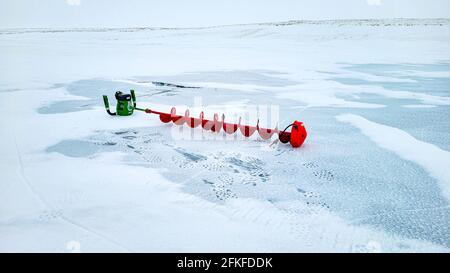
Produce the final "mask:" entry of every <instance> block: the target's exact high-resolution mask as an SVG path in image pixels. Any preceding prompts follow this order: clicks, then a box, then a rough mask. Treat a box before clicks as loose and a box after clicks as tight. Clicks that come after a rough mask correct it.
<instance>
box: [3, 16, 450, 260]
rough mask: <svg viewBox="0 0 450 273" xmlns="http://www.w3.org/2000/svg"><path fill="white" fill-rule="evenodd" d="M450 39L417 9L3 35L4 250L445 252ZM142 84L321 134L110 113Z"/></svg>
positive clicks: (160, 93) (153, 104) (446, 28)
mask: <svg viewBox="0 0 450 273" xmlns="http://www.w3.org/2000/svg"><path fill="white" fill-rule="evenodd" d="M449 42H450V20H414V19H410V20H384V21H383V20H363V21H358V20H350V21H322V22H321V21H318V22H310V21H299V22H297V21H293V22H288V23H276V24H275V23H274V24H254V25H236V26H227V27H212V28H196V29H152V28H138V29H65V30H61V29H59V30H55V29H20V30H17V29H15V30H1V31H0V48H1V50H0V63H1V64H2V66H1V68H0V69H1V70H0V101H1V102H0V103H1V107H0V111H1V115H0V121H1V126H2V130H1V133H0V140H1V141H0V142H1V144H0V145H1V151H2V153H1V155H0V164H1V165H0V170H1V172H2V176H3V179H2V181H1V183H0V251H3V252H8V251H49V252H54V251H57V252H61V251H78V250H80V251H86V252H91V251H92V252H96V251H113V252H116V251H129V252H133V251H145V252H155V251H156V252H158V251H167V252H172V251H187V252H190V251H198V252H203V251H215V252H218V251H249V252H267V251H269V252H298V251H312V252H321V251H337V252H371V251H383V252H429V251H439V252H449V248H450V206H449V200H450V169H449V168H448V166H450V137H449V136H450V122H449V117H450V46H449V45H450V44H449ZM171 84H173V85H171ZM174 85H176V86H174ZM129 89H134V90H136V93H137V96H138V104H139V105H142V106H143V107H144V106H145V107H149V108H152V109H156V110H161V111H166V112H168V111H170V108H171V107H172V106H176V107H177V109H178V111H180V112H179V113H183V112H184V109H186V108H190V109H191V114H192V115H197V114H198V113H199V112H200V110H204V111H205V114H206V116H208V117H212V115H213V114H214V113H219V114H221V113H226V115H227V118H229V119H230V120H233V119H235V120H237V117H238V116H239V115H242V116H244V117H245V118H246V120H248V122H249V123H250V124H253V125H256V120H257V119H258V117H259V118H260V119H261V121H262V123H263V124H264V126H266V125H267V126H269V127H273V126H275V125H276V123H278V124H279V127H280V128H284V127H285V126H287V125H288V124H289V123H290V122H292V121H293V120H295V119H297V120H300V121H303V122H304V123H305V126H306V128H307V130H308V138H307V140H306V142H305V144H304V145H303V146H302V147H301V148H299V149H292V148H291V147H290V146H287V145H273V146H269V144H270V143H271V142H270V141H264V140H261V139H259V138H258V137H256V136H254V137H252V138H250V139H244V138H243V137H241V136H237V137H236V138H234V139H232V140H229V139H224V137H223V134H222V133H219V134H212V133H208V132H202V131H201V130H194V131H193V132H191V131H190V130H186V128H184V129H185V130H184V131H180V130H179V127H173V126H172V125H167V124H162V123H160V122H159V119H158V117H157V116H151V115H146V114H144V113H142V112H137V113H135V114H134V115H132V116H130V117H111V116H108V115H107V114H106V112H105V111H104V108H103V105H102V104H103V102H102V99H101V95H103V94H107V95H109V97H110V100H111V99H112V97H113V94H114V92H115V91H116V90H122V91H128V90H129ZM110 103H112V104H113V105H115V103H114V102H113V101H110ZM267 111H269V115H268V114H267ZM182 133H184V135H181V134H182ZM191 134H194V135H195V136H196V137H195V138H194V139H191V138H189V136H191Z"/></svg>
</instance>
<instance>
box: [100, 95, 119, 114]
mask: <svg viewBox="0 0 450 273" xmlns="http://www.w3.org/2000/svg"><path fill="white" fill-rule="evenodd" d="M103 103H104V104H105V109H106V112H107V113H108V114H110V115H111V116H115V115H116V113H113V112H111V111H110V110H109V102H108V96H106V95H103Z"/></svg>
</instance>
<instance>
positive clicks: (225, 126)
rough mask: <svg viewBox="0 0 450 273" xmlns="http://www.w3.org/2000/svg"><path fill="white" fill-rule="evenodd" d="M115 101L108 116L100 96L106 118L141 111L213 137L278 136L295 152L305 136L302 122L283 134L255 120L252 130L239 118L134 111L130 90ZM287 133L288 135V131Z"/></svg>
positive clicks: (187, 113)
mask: <svg viewBox="0 0 450 273" xmlns="http://www.w3.org/2000/svg"><path fill="white" fill-rule="evenodd" d="M115 98H116V100H117V105H116V112H111V111H110V109H109V102H108V97H107V96H105V95H104V96H103V102H104V104H105V109H106V111H107V112H108V114H110V115H112V116H115V115H118V116H129V115H132V114H133V112H134V110H138V111H143V112H145V113H147V114H155V115H159V119H160V120H161V121H162V122H163V123H170V122H173V123H174V124H176V125H183V124H187V126H189V127H191V128H196V127H198V126H200V125H201V126H202V128H203V129H204V130H208V131H212V132H215V133H218V132H220V130H223V131H224V132H225V133H226V134H234V133H236V132H237V131H238V130H239V131H240V132H241V133H242V134H243V135H244V136H245V137H250V136H252V135H253V134H254V133H255V131H257V132H258V134H259V136H260V137H261V138H262V139H265V140H268V139H270V138H271V137H272V136H273V134H278V139H279V140H280V141H281V142H282V143H288V142H289V143H290V144H291V146H292V147H294V148H297V147H300V146H301V145H302V144H303V142H304V141H305V139H306V136H307V132H306V129H305V126H304V125H303V122H300V121H297V120H295V121H294V122H293V123H291V124H289V125H288V126H287V127H286V128H285V129H284V130H282V131H280V130H278V128H274V129H268V128H261V127H260V126H259V120H258V122H257V124H256V126H249V125H243V124H241V120H242V119H241V117H239V121H238V123H237V124H236V123H228V122H226V121H225V114H222V117H221V119H219V115H218V114H214V115H213V119H212V120H210V119H205V115H204V112H203V111H202V112H201V113H200V116H199V117H198V118H194V117H191V116H190V114H189V109H187V110H186V111H185V113H184V115H179V114H177V110H176V108H175V107H172V109H171V110H170V113H164V112H159V111H155V110H152V109H149V108H145V109H144V108H138V107H136V95H135V93H134V90H130V94H124V93H122V92H120V91H117V92H116V94H115ZM288 129H290V131H288Z"/></svg>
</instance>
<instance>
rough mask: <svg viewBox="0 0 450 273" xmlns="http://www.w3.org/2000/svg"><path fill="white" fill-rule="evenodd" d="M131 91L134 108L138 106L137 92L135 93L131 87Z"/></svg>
mask: <svg viewBox="0 0 450 273" xmlns="http://www.w3.org/2000/svg"><path fill="white" fill-rule="evenodd" d="M130 93H131V100H132V101H133V108H136V94H135V93H134V90H133V89H130Z"/></svg>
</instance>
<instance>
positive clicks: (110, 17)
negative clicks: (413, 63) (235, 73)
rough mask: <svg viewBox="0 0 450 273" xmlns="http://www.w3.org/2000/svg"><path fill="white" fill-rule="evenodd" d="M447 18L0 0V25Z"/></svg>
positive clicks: (377, 8)
mask: <svg viewBox="0 0 450 273" xmlns="http://www.w3.org/2000/svg"><path fill="white" fill-rule="evenodd" d="M394 17H395V18H398V17H408V18H444V17H445V18H449V17H450V1H449V0H0V28H15V27H63V28H68V27H136V26H153V27H196V26H212V25H224V24H238V23H254V22H272V21H287V20H301V19H313V20H317V19H360V18H394Z"/></svg>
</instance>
